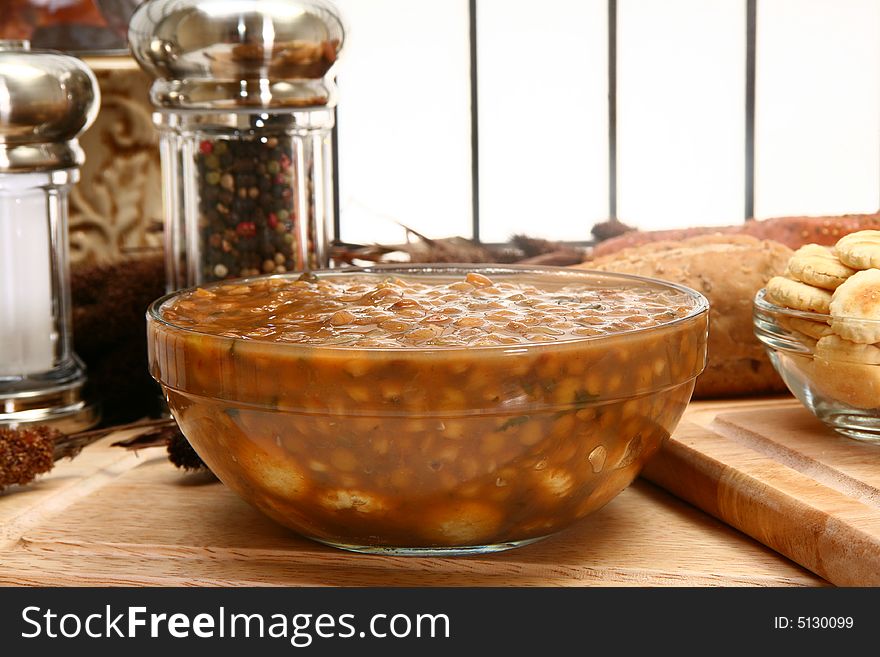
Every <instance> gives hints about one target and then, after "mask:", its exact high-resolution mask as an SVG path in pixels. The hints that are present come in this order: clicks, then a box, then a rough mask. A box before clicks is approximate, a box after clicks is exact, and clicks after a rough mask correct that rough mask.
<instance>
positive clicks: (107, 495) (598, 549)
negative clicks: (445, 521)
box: [0, 436, 827, 586]
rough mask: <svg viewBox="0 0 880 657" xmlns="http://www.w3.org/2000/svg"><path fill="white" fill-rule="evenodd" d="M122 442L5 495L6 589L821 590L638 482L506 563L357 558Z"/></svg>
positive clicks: (1, 514)
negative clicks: (126, 447)
mask: <svg viewBox="0 0 880 657" xmlns="http://www.w3.org/2000/svg"><path fill="white" fill-rule="evenodd" d="M117 438H118V436H111V437H110V438H108V439H107V440H105V441H102V442H101V443H99V444H97V445H94V446H92V447H90V448H88V449H87V450H85V451H84V452H83V454H82V455H80V456H79V457H77V458H76V459H75V460H73V461H67V462H62V463H59V464H58V465H57V466H56V468H55V469H54V470H53V471H52V473H50V474H49V475H47V476H44V477H42V478H41V479H40V480H39V481H38V482H35V483H34V484H31V485H30V486H25V487H20V488H15V489H8V490H7V491H5V492H4V493H0V584H2V585H35V586H59V585H62V586H63V585H110V586H116V585H134V586H141V585H155V586H167V585H193V586H236V585H285V586H301V585H306V586H325V585H326V586H340V585H345V586H586V585H597V586H603V585H615V586H822V585H826V584H827V582H826V581H825V580H823V579H822V578H820V577H817V576H816V575H814V574H813V573H810V572H809V571H807V570H805V569H804V568H802V567H800V566H798V565H797V564H795V563H793V562H791V561H790V560H788V559H786V558H785V557H782V556H780V555H779V554H777V553H776V552H774V551H773V550H771V549H769V548H767V547H765V546H764V545H761V544H760V543H759V542H757V541H755V540H753V539H751V538H749V537H747V536H745V535H744V534H742V533H740V532H739V531H737V530H735V529H733V528H731V527H729V526H727V525H725V524H724V523H722V522H720V521H718V520H716V519H715V518H712V517H711V516H709V515H707V514H706V513H704V512H702V511H700V510H698V509H696V508H694V507H693V506H691V505H689V504H687V503H685V502H682V501H680V500H678V499H676V498H675V497H673V496H671V495H670V494H668V493H667V492H665V491H663V490H661V489H659V488H658V487H656V486H654V485H652V484H650V483H648V482H645V481H639V482H637V483H636V484H634V485H633V486H632V487H630V488H629V489H627V490H626V491H624V492H623V493H622V494H621V495H619V496H618V497H617V498H616V499H614V500H613V501H612V502H611V503H610V504H608V505H607V506H606V507H605V508H603V509H601V510H600V511H598V512H597V513H595V514H594V515H592V516H590V517H588V518H586V519H584V520H583V521H581V522H579V523H578V524H577V525H575V526H574V527H572V528H571V529H569V530H567V531H566V532H563V533H561V534H559V535H558V536H555V537H552V538H550V539H547V540H544V541H542V542H539V543H536V544H533V545H530V546H527V547H523V548H519V549H516V550H512V551H509V552H506V553H501V554H495V555H482V556H470V557H446V558H439V557H394V556H384V555H382V556H371V555H357V554H350V553H346V552H342V551H339V550H336V549H333V548H329V547H325V546H323V545H319V544H316V543H313V542H311V541H308V540H305V539H303V538H300V537H298V536H296V535H295V534H294V533H292V532H290V531H289V530H287V529H284V528H283V527H281V526H279V525H277V524H275V523H274V522H272V521H271V520H269V519H267V518H265V517H264V516H263V515H262V514H260V513H259V512H258V511H256V510H254V509H253V508H251V507H250V506H249V505H247V504H246V503H244V502H243V501H241V500H240V499H238V498H237V497H236V496H235V495H234V494H233V493H232V492H231V491H229V490H228V489H227V488H226V487H225V486H223V485H222V484H220V483H217V482H215V481H212V480H211V479H210V478H208V477H206V476H204V475H192V474H190V475H187V474H183V473H181V472H180V471H178V470H176V469H175V468H174V467H173V466H172V465H170V463H169V462H168V461H167V459H166V458H165V455H164V453H163V452H162V450H156V449H151V450H143V451H142V452H140V454H139V455H134V454H130V453H126V452H123V451H121V450H119V448H110V447H109V442H111V441H112V440H115V439H117Z"/></svg>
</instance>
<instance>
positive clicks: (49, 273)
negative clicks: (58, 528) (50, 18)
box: [0, 41, 100, 431]
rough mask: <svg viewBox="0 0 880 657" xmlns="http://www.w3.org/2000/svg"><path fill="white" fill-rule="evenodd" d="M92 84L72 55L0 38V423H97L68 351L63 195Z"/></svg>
mask: <svg viewBox="0 0 880 657" xmlns="http://www.w3.org/2000/svg"><path fill="white" fill-rule="evenodd" d="M99 102H100V92H99V90H98V83H97V81H96V80H95V76H94V75H93V74H92V72H91V71H90V70H89V68H88V67H87V66H86V65H85V64H83V63H82V62H81V61H80V60H78V59H76V58H74V57H70V56H68V55H64V54H62V53H60V52H54V51H37V50H31V49H30V45H29V43H28V42H27V41H0V425H11V426H18V425H26V424H32V423H34V424H35V423H39V424H52V425H54V426H56V427H58V428H59V429H61V430H66V431H77V430H81V429H84V428H87V427H89V426H92V425H94V424H96V423H97V421H98V419H99V415H98V411H97V407H96V406H95V405H93V404H89V403H88V402H87V401H86V399H85V398H84V396H83V386H84V384H85V382H86V372H85V367H84V366H83V364H82V363H81V361H80V360H79V359H78V358H77V356H76V354H74V352H73V345H72V338H73V335H72V330H71V302H70V270H69V262H68V236H67V195H68V191H69V189H70V187H71V185H73V184H74V183H76V181H77V180H78V179H79V167H80V166H81V165H82V163H83V162H84V160H85V156H84V154H83V151H82V149H81V148H80V146H79V144H78V143H77V136H78V135H79V134H80V133H82V132H83V131H84V130H86V129H87V128H88V127H89V126H90V125H91V124H92V122H93V121H94V119H95V116H96V115H97V112H98V106H99Z"/></svg>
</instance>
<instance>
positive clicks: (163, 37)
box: [129, 0, 344, 290]
mask: <svg viewBox="0 0 880 657" xmlns="http://www.w3.org/2000/svg"><path fill="white" fill-rule="evenodd" d="M343 39H344V30H343V27H342V23H341V20H340V18H339V15H338V12H337V11H336V10H335V8H333V7H332V5H330V4H328V3H326V2H323V1H321V0H290V1H286V2H261V1H260V0H148V1H147V2H145V3H143V4H142V5H140V7H139V8H138V10H137V11H136V12H135V14H134V16H133V17H132V20H131V23H130V25H129V42H130V45H131V50H132V53H133V55H134V57H135V58H136V59H137V61H138V63H139V64H140V65H141V67H142V68H143V69H144V70H146V71H147V72H148V73H149V74H150V75H152V76H153V77H154V78H155V81H154V83H153V85H152V88H151V101H152V103H153V105H154V107H155V113H154V117H153V118H154V122H155V124H156V126H157V128H158V129H159V131H160V134H161V139H160V150H161V161H162V177H163V183H162V184H163V195H164V198H163V203H164V213H165V254H166V263H167V281H168V287H169V290H173V289H178V288H181V287H189V286H192V285H198V284H202V283H206V282H211V281H216V280H222V279H229V278H239V277H247V276H255V275H258V274H264V273H285V272H291V271H303V270H308V269H312V268H321V267H326V266H328V264H329V233H330V231H331V220H332V217H333V206H334V187H333V173H332V172H333V147H332V128H333V124H334V112H333V108H334V107H335V105H336V90H335V82H334V79H333V66H334V64H335V62H336V60H337V57H338V56H339V54H340V51H341V49H342V44H343Z"/></svg>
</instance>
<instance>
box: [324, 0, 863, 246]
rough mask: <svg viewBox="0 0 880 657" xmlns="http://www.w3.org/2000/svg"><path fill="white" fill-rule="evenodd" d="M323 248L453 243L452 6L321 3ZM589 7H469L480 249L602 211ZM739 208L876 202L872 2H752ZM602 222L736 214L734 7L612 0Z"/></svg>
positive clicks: (461, 63) (738, 125)
mask: <svg viewBox="0 0 880 657" xmlns="http://www.w3.org/2000/svg"><path fill="white" fill-rule="evenodd" d="M336 4H337V5H338V6H339V8H340V9H341V11H342V13H343V15H344V17H345V19H346V22H347V24H348V27H349V34H348V37H349V38H348V41H347V44H346V49H345V53H344V59H343V61H342V62H341V64H340V68H339V83H340V105H339V167H340V213H341V226H342V229H341V233H342V234H341V237H342V238H343V239H345V240H348V241H355V242H384V243H388V242H399V241H402V240H403V237H404V233H403V231H402V229H401V228H400V227H399V225H398V222H399V223H403V224H406V225H409V226H412V227H413V228H415V229H417V230H419V231H421V232H423V233H425V234H427V235H429V236H432V237H447V236H451V235H462V236H465V237H470V236H471V223H472V205H471V203H472V201H471V198H472V196H471V195H472V191H473V190H472V189H471V129H470V105H471V98H470V77H469V71H470V60H469V41H468V29H469V23H468V3H467V0H337V2H336ZM607 5H608V3H607V1H606V0H542V1H541V2H534V1H532V2H528V1H526V0H477V26H478V39H477V44H478V53H477V55H478V56H477V60H478V76H477V80H478V100H479V158H480V160H479V181H480V182H479V184H480V189H479V200H480V206H479V207H480V225H481V238H482V239H484V240H485V241H489V242H500V241H506V240H507V239H508V238H509V237H510V235H512V234H513V233H528V234H531V235H534V236H539V237H547V238H554V239H567V240H588V239H590V228H591V227H592V225H593V224H595V223H596V222H599V221H602V220H604V219H606V218H607V217H608V213H609V207H608V205H609V204H608V180H609V171H608V101H607V93H608V85H607V71H608V60H607V47H608V44H607V24H608V15H607ZM757 6H758V13H757V57H756V60H757V67H756V116H755V215H756V216H758V217H762V218H763V217H770V216H781V215H792V214H825V213H828V214H836V213H847V212H873V211H876V210H877V208H878V204H880V0H758V3H757ZM617 11H618V23H617V24H618V29H617V35H618V36H617V39H618V44H617V47H618V61H617V75H618V94H617V108H618V109H617V123H618V128H617V143H618V158H617V162H618V165H617V179H618V197H617V199H618V200H617V203H618V215H619V217H620V219H621V220H622V221H624V222H626V223H628V224H632V225H635V226H638V227H640V228H668V227H680V226H688V225H707V224H717V225H721V224H728V223H734V222H739V221H742V220H743V218H744V203H745V183H746V181H745V141H744V140H745V79H746V78H745V75H746V71H745V67H746V2H745V0H618V10H617Z"/></svg>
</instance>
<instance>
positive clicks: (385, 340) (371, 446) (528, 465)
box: [148, 266, 708, 552]
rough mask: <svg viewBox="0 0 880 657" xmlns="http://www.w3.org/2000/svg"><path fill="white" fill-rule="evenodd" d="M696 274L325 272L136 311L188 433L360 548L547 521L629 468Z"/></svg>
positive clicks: (654, 433) (673, 365) (517, 534)
mask: <svg viewBox="0 0 880 657" xmlns="http://www.w3.org/2000/svg"><path fill="white" fill-rule="evenodd" d="M707 314H708V313H707V304H706V302H705V299H704V298H703V297H701V296H700V295H698V294H697V293H695V292H692V291H690V290H687V289H685V288H680V287H677V286H673V285H671V284H665V283H661V282H658V281H651V280H649V279H640V278H637V277H629V276H618V275H613V274H612V275H609V274H604V273H602V274H599V273H594V272H585V271H573V270H554V269H552V268H546V269H542V270H529V269H525V268H515V267H510V268H482V269H479V270H476V269H468V268H464V267H438V266H431V267H426V268H418V267H403V268H396V269H387V268H380V267H377V268H372V269H370V270H365V271H360V272H345V271H334V272H319V273H317V275H303V276H301V277H299V278H297V277H295V276H280V277H268V278H255V279H248V280H244V281H235V282H228V283H221V284H217V285H213V286H208V287H206V288H199V289H194V290H188V291H183V292H180V293H176V294H174V295H170V296H169V297H166V298H165V299H160V300H159V301H157V302H156V303H155V304H154V305H153V307H152V308H151V310H150V312H149V314H148V337H149V350H150V367H151V371H152V374H153V376H154V377H155V378H156V379H157V380H158V381H159V382H160V383H161V384H162V386H163V388H164V390H165V393H166V396H167V399H168V402H169V406H170V407H171V409H172V412H173V413H174V416H175V417H176V418H177V420H178V422H179V423H180V426H181V429H182V430H183V432H184V434H185V435H186V436H187V438H188V439H189V440H190V442H191V443H192V444H193V447H194V448H195V449H196V450H197V451H198V452H199V454H200V455H201V456H202V458H203V459H204V460H205V461H206V462H207V463H208V465H209V466H210V467H211V469H212V470H213V471H214V472H215V473H216V474H217V475H218V476H219V477H220V479H221V480H223V481H224V482H225V483H226V484H227V485H229V486H230V487H231V488H232V489H233V490H235V491H236V492H237V493H239V494H240V495H241V496H242V497H244V498H245V499H247V500H249V501H250V502H252V503H253V504H254V505H255V506H257V507H258V508H259V509H261V510H262V511H264V512H265V513H266V514H268V515H269V516H271V517H273V518H274V519H276V520H277V521H279V522H281V523H282V524H285V525H287V526H289V527H291V528H293V529H295V530H296V531H298V532H300V533H302V534H304V535H306V536H308V537H311V538H314V539H317V540H320V541H323V542H326V543H330V544H333V545H337V546H340V547H347V548H354V549H360V550H377V549H393V550H397V551H401V552H406V551H415V552H419V551H444V550H451V551H468V550H490V549H501V548H504V547H510V546H511V545H516V544H521V543H523V542H528V541H530V540H534V539H537V538H540V537H543V536H547V535H549V534H552V533H554V532H556V531H558V530H560V529H562V528H564V527H566V526H568V525H570V524H571V523H572V522H574V521H575V520H577V519H578V518H581V517H583V516H585V515H587V514H588V513H590V512H592V511H594V510H596V509H597V508H599V507H600V506H602V505H604V504H605V503H606V502H608V501H609V500H610V499H611V498H613V497H614V496H615V495H616V494H617V493H619V492H620V491H621V490H622V489H623V488H625V487H626V486H627V485H629V483H630V482H631V481H632V480H633V479H634V478H635V477H636V476H637V474H638V472H639V470H640V469H641V466H642V464H643V463H644V462H645V461H646V460H647V459H648V458H649V457H650V456H651V455H652V454H653V453H654V452H656V450H657V449H658V448H659V447H660V445H661V444H662V441H663V440H664V439H665V438H666V437H667V436H668V435H669V434H670V433H671V431H672V430H673V428H674V427H675V425H676V424H677V422H678V420H679V418H680V416H681V413H682V412H683V410H684V408H685V406H686V405H687V403H688V401H689V400H690V395H691V392H692V390H693V383H694V378H695V377H696V376H697V375H698V374H699V373H700V372H701V371H702V369H703V367H704V364H705V355H706V331H707Z"/></svg>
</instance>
